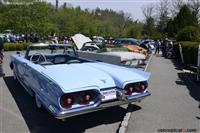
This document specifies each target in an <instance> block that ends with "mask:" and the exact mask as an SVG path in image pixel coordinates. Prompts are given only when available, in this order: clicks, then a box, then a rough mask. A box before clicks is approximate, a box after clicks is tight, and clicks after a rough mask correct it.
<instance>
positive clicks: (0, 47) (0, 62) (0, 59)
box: [0, 37, 5, 77]
mask: <svg viewBox="0 0 200 133" xmlns="http://www.w3.org/2000/svg"><path fill="white" fill-rule="evenodd" d="M3 44H4V40H3V38H1V37H0V77H3V76H5V73H4V72H3Z"/></svg>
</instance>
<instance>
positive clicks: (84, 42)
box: [72, 34, 99, 51]
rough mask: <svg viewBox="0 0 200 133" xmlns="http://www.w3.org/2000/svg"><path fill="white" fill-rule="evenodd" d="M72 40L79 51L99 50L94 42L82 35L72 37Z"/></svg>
mask: <svg viewBox="0 0 200 133" xmlns="http://www.w3.org/2000/svg"><path fill="white" fill-rule="evenodd" d="M72 40H73V42H74V44H75V46H76V48H77V49H78V50H81V51H96V50H98V49H99V47H98V46H97V44H96V43H95V42H94V41H92V40H91V39H90V38H89V37H86V36H84V35H82V34H75V35H74V36H72Z"/></svg>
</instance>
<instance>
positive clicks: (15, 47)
mask: <svg viewBox="0 0 200 133" xmlns="http://www.w3.org/2000/svg"><path fill="white" fill-rule="evenodd" d="M27 46H28V44H27V43H5V44H4V51H22V50H26V49H27Z"/></svg>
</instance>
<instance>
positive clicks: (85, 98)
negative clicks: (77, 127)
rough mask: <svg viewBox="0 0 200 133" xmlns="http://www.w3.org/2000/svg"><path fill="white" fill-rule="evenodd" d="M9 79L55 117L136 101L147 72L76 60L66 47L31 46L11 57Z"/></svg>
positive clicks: (144, 94) (142, 91)
mask: <svg viewBox="0 0 200 133" xmlns="http://www.w3.org/2000/svg"><path fill="white" fill-rule="evenodd" d="M10 67H11V69H12V70H13V77H14V79H17V80H18V81H19V82H20V83H21V84H22V85H23V86H24V88H25V90H26V91H27V92H28V93H29V94H30V95H31V96H33V97H34V98H35V103H36V105H37V107H38V108H41V107H42V106H43V107H44V108H46V109H47V110H48V111H49V112H50V113H51V114H52V115H53V116H54V117H55V118H58V119H64V118H67V117H71V116H75V115H80V114H85V113H89V112H93V111H97V110H100V109H105V108H109V107H112V106H118V105H122V104H128V103H131V102H135V101H139V100H141V99H143V98H145V97H147V96H149V95H150V92H149V91H148V83H147V81H148V79H149V77H150V73H148V72H144V71H140V70H137V69H134V68H126V67H121V66H116V65H111V64H107V63H103V62H98V61H89V60H87V59H83V58H80V57H78V54H77V52H76V50H75V49H74V47H72V46H70V45H69V44H63V45H62V44H43V43H38V44H31V45H29V47H28V49H27V51H26V53H25V55H22V54H20V53H17V54H14V55H12V56H11V63H10Z"/></svg>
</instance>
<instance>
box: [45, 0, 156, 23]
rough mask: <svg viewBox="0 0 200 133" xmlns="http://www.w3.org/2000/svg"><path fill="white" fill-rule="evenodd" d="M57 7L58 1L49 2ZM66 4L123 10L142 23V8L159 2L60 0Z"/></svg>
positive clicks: (147, 0) (83, 7) (148, 0)
mask: <svg viewBox="0 0 200 133" xmlns="http://www.w3.org/2000/svg"><path fill="white" fill-rule="evenodd" d="M47 1H49V2H51V3H52V4H54V5H55V1H56V0H47ZM64 2H67V3H70V4H72V5H73V6H74V7H76V6H80V7H81V8H82V9H85V8H89V9H95V8H96V7H99V8H101V9H106V8H108V9H113V10H115V11H120V10H123V11H124V12H127V13H130V14H131V17H132V18H133V19H134V20H137V19H138V20H140V21H142V20H143V19H144V16H143V14H142V7H143V6H144V5H147V4H156V3H158V2H159V0H59V5H62V4H63V3H64Z"/></svg>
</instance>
